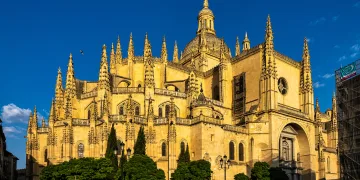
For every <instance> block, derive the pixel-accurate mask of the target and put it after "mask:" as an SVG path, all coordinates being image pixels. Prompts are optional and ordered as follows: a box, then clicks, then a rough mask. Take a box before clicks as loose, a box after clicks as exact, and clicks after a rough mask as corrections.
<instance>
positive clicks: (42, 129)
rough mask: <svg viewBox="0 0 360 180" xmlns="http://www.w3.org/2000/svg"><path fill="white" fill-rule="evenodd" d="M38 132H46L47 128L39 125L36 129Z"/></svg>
mask: <svg viewBox="0 0 360 180" xmlns="http://www.w3.org/2000/svg"><path fill="white" fill-rule="evenodd" d="M37 132H38V133H47V132H49V128H48V127H40V128H38V129H37Z"/></svg>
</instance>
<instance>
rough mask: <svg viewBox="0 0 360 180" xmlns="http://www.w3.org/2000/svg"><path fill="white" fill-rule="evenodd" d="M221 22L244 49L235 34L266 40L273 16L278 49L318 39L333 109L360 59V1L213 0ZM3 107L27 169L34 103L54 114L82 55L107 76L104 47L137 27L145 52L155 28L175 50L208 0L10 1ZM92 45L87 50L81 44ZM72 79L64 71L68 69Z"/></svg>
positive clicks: (0, 49)
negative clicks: (70, 65) (339, 74)
mask: <svg viewBox="0 0 360 180" xmlns="http://www.w3.org/2000/svg"><path fill="white" fill-rule="evenodd" d="M209 3H210V8H211V9H212V10H213V12H214V14H215V17H216V19H215V29H216V31H217V35H218V36H219V37H224V38H225V41H226V43H227V44H228V46H229V47H231V50H232V53H233V54H234V49H235V48H234V47H235V39H236V36H239V38H240V39H242V38H243V36H244V34H245V32H246V31H247V32H248V35H249V38H250V41H251V45H252V46H254V45H257V44H259V43H261V42H263V40H264V31H265V24H266V17H267V14H270V15H271V20H272V25H273V30H274V36H275V39H274V41H275V49H276V50H278V51H279V52H281V53H283V54H286V55H287V56H289V57H291V58H293V59H295V60H301V55H302V48H303V39H304V37H305V36H306V37H308V38H309V47H310V55H311V64H312V72H313V81H314V87H315V96H316V97H318V98H319V100H320V106H321V109H322V110H323V111H324V110H326V109H327V108H329V107H331V95H332V92H333V91H334V82H335V80H334V76H333V74H334V71H335V70H336V69H338V68H339V67H340V66H341V65H346V64H348V63H350V62H352V61H354V60H355V59H356V58H360V24H359V22H360V21H359V19H360V1H358V0H343V1H340V0H326V1H325V0H316V1H314V0H312V1H310V0H302V1H285V0H273V1H269V0H254V1H239V0H210V1H209ZM0 4H1V5H0V24H1V28H0V57H1V64H0V67H1V69H0V79H1V81H0V82H1V88H0V113H1V118H2V119H3V120H4V123H3V125H4V129H5V132H6V135H7V144H8V149H9V150H10V151H11V152H13V153H14V154H15V155H16V156H17V157H19V159H20V160H19V164H18V168H24V167H25V139H24V138H23V136H24V135H25V133H26V126H27V124H26V122H27V120H28V114H29V113H30V112H31V111H32V109H33V107H34V105H36V106H37V109H38V111H39V112H40V114H41V116H44V117H45V118H47V116H48V111H49V107H50V104H51V98H52V97H53V96H54V88H55V80H56V75H57V69H58V67H61V69H62V70H63V71H62V72H63V75H64V74H65V73H66V69H67V68H66V66H67V61H68V56H69V53H70V52H72V53H73V57H74V67H75V76H76V77H77V78H78V79H87V80H97V78H98V70H99V64H100V56H101V47H102V45H103V44H106V45H107V46H108V52H109V48H110V46H111V43H112V42H116V38H117V36H118V35H119V36H120V39H121V43H122V49H123V54H126V53H127V51H126V50H127V45H128V41H129V34H130V32H132V33H133V36H134V43H135V53H136V54H137V55H140V54H142V49H143V44H144V36H145V33H146V32H148V34H149V39H150V41H151V44H152V47H153V55H155V56H159V54H160V50H161V40H162V36H163V35H166V40H167V44H168V51H169V56H170V57H172V51H173V44H174V41H175V40H177V42H178V46H179V49H183V48H184V47H185V45H186V44H187V43H188V41H190V40H191V39H192V38H193V37H194V36H195V32H196V28H197V15H198V12H199V11H200V10H201V8H202V4H203V2H202V0H171V1H169V0H153V1H148V0H131V1H109V0H103V1H85V0H77V1H69V0H63V1H48V0H47V1H43V0H36V1H21V0H18V1H2V2H1V3H0ZM80 49H82V50H83V51H84V55H81V54H80V52H79V50H80ZM63 77H64V76H63Z"/></svg>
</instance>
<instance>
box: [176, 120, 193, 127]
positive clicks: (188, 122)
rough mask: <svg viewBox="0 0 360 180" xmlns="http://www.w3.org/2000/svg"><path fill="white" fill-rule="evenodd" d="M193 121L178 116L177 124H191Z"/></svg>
mask: <svg viewBox="0 0 360 180" xmlns="http://www.w3.org/2000/svg"><path fill="white" fill-rule="evenodd" d="M191 122H192V119H185V118H176V124H181V125H188V126H190V125H191V124H192V123H191Z"/></svg>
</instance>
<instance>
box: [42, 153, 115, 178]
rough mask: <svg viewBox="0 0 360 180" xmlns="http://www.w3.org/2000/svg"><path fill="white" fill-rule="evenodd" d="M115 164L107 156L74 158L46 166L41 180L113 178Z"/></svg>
mask: <svg viewBox="0 0 360 180" xmlns="http://www.w3.org/2000/svg"><path fill="white" fill-rule="evenodd" d="M113 172H114V166H113V165H112V162H111V161H110V160H109V159H107V158H101V159H94V158H81V159H72V160H70V161H68V162H64V163H61V164H58V165H49V166H46V167H45V168H44V169H43V170H42V171H41V174H40V180H69V179H75V177H76V179H77V180H87V179H97V180H100V179H103V180H110V179H113V178H112V176H113Z"/></svg>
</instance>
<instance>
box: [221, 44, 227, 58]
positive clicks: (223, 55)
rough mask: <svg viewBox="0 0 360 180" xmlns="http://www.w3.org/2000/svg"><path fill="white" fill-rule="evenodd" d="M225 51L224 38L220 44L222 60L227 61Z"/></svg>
mask: <svg viewBox="0 0 360 180" xmlns="http://www.w3.org/2000/svg"><path fill="white" fill-rule="evenodd" d="M225 53H226V49H225V42H224V39H221V45H220V62H225V61H226V60H227V58H226V55H225Z"/></svg>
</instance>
